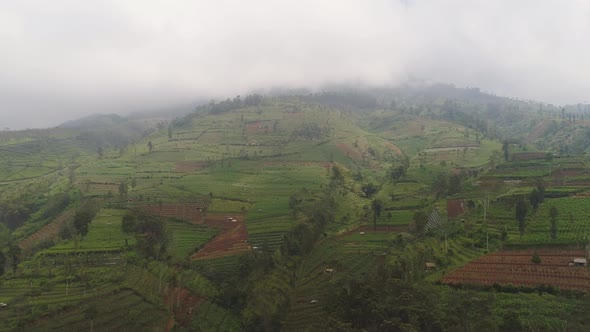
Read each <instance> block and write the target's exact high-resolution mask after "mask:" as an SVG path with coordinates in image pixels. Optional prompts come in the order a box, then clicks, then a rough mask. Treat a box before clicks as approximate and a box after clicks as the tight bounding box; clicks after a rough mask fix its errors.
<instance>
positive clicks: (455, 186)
mask: <svg viewBox="0 0 590 332" xmlns="http://www.w3.org/2000/svg"><path fill="white" fill-rule="evenodd" d="M462 178H463V177H462V174H457V173H452V174H451V175H448V174H447V173H440V174H439V175H438V176H437V177H436V179H435V180H434V183H433V184H432V190H433V192H434V193H435V194H436V198H437V199H438V198H440V197H444V196H451V195H454V194H456V193H459V192H461V188H462V185H463V181H462Z"/></svg>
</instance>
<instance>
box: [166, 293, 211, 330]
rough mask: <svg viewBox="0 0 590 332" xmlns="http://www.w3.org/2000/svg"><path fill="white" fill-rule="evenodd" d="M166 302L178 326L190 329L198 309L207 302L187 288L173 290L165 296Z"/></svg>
mask: <svg viewBox="0 0 590 332" xmlns="http://www.w3.org/2000/svg"><path fill="white" fill-rule="evenodd" d="M164 301H165V302H166V304H167V305H168V308H170V309H171V312H172V313H173V315H174V321H175V322H176V324H177V325H179V326H182V327H188V326H189V325H190V322H191V321H192V318H193V315H195V314H196V311H197V307H198V306H199V305H200V304H201V303H203V302H204V301H205V299H204V298H202V297H200V296H198V295H196V294H194V293H191V292H190V291H189V290H187V289H186V288H178V287H176V288H172V289H169V290H168V292H166V294H165V295H164ZM167 328H170V327H167Z"/></svg>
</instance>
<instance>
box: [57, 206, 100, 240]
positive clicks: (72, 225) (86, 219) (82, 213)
mask: <svg viewBox="0 0 590 332" xmlns="http://www.w3.org/2000/svg"><path fill="white" fill-rule="evenodd" d="M98 211H99V206H98V204H97V203H96V202H94V201H92V200H86V201H84V202H82V204H81V205H80V207H79V208H78V209H77V210H76V212H75V214H74V218H73V220H72V221H71V222H66V223H65V224H62V226H61V227H60V229H59V236H60V238H62V239H69V238H72V237H74V236H78V237H77V238H78V239H79V237H80V236H85V235H86V234H88V230H89V227H90V223H91V222H92V220H93V219H94V217H96V214H97V213H98Z"/></svg>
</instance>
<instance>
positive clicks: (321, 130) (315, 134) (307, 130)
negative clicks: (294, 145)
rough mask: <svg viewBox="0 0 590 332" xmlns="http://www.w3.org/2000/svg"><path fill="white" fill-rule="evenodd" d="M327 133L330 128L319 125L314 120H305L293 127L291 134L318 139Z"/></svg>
mask: <svg viewBox="0 0 590 332" xmlns="http://www.w3.org/2000/svg"><path fill="white" fill-rule="evenodd" d="M329 134H330V128H327V127H320V125H318V124H317V123H315V122H306V123H304V124H303V125H301V127H299V128H297V129H295V130H294V131H293V133H292V136H293V137H300V138H304V139H310V140H319V139H322V138H324V137H325V136H327V135H329Z"/></svg>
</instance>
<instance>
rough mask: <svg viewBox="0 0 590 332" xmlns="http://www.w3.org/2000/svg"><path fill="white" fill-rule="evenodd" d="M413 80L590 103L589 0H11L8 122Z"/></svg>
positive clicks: (3, 74) (1, 99)
mask: <svg viewBox="0 0 590 332" xmlns="http://www.w3.org/2000/svg"><path fill="white" fill-rule="evenodd" d="M408 78H418V79H425V80H433V81H438V82H446V83H454V84H456V85H458V86H477V87H480V88H482V89H483V90H485V91H490V92H494V93H496V94H498V95H507V96H515V97H521V98H527V99H528V98H530V99H536V100H541V101H546V102H551V103H557V104H561V103H578V102H585V101H589V100H590V1H586V0H577V1H576V0H555V1H551V0H530V1H526V0H519V1H507V0H506V1H503V0H493V1H490V0H464V1H458V0H449V1H444V0H405V1H401V0H391V1H370V0H358V1H349V0H334V1H321V0H315V1H311V0H293V1H289V0H287V1H280V0H268V1H257V0H250V1H239V0H236V1H223V0H211V1H205V0H201V1H181V0H174V1H149V0H137V1H135V0H112V1H108V0H100V1H99V0H96V1H92V0H89V1H80V0H69V1H68V0H52V1H46V0H39V1H28V0H18V1H13V0H0V128H4V127H10V128H13V129H15V128H26V127H43V126H52V125H57V124H58V123H60V122H62V121H64V120H67V119H72V118H76V117H79V116H82V115H85V114H90V113H97V112H100V113H113V112H120V113H127V112H130V111H137V110H145V109H155V108H165V107H166V106H174V105H178V104H185V103H190V102H192V101H194V100H197V99H199V98H201V97H206V98H209V97H216V98H220V97H227V96H235V95H237V94H244V93H247V92H248V91H249V90H252V89H267V88H272V87H274V86H282V87H311V88H315V87H320V86H322V85H323V84H330V83H345V82H359V83H366V84H398V83H400V82H404V81H406V80H407V79H408Z"/></svg>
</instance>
